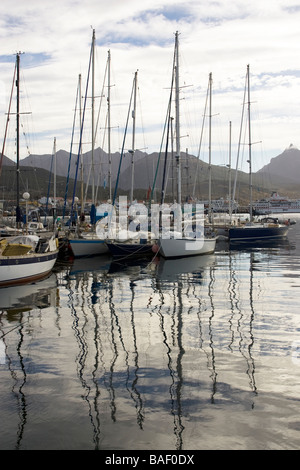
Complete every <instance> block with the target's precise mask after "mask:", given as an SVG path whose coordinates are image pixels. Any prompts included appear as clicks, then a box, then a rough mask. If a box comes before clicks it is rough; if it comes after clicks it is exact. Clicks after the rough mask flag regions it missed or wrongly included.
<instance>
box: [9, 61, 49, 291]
mask: <svg viewBox="0 0 300 470" xmlns="http://www.w3.org/2000/svg"><path fill="white" fill-rule="evenodd" d="M19 70H20V53H17V55H16V68H15V73H16V81H15V84H16V88H17V112H16V117H17V126H16V130H17V138H16V145H17V148H16V150H17V172H16V173H17V206H16V223H17V226H19V225H20V222H21V210H20V206H19V203H20V190H19V186H20V183H19V178H20V172H19V161H20V150H19V118H20V111H19V89H20V74H19ZM14 78H15V74H14ZM8 119H9V116H8ZM23 196H24V197H25V193H24V195H23ZM29 197H30V195H29V193H26V198H29ZM26 212H27V211H26ZM27 215H28V214H26V225H27V223H28V220H27V218H28V217H27ZM26 232H28V230H26ZM57 256H58V242H57V238H56V237H55V235H54V234H53V236H51V237H50V238H48V239H47V238H44V239H42V238H41V237H39V236H37V235H28V234H24V235H18V236H16V237H8V238H3V239H1V241H0V286H1V287H2V286H8V285H14V284H24V283H28V282H32V281H36V280H38V279H41V278H43V277H45V276H47V275H48V274H49V273H50V272H51V270H52V268H53V266H54V264H55V262H56V260H57Z"/></svg>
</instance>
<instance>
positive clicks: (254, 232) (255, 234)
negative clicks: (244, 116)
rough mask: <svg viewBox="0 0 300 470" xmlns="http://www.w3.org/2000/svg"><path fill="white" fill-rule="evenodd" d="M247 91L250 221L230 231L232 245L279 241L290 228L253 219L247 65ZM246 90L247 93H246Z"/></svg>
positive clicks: (267, 219) (274, 221) (273, 222)
mask: <svg viewBox="0 0 300 470" xmlns="http://www.w3.org/2000/svg"><path fill="white" fill-rule="evenodd" d="M246 89H247V92H248V103H247V104H248V135H249V160H248V163H249V186H250V188H249V189H250V204H249V212H250V221H249V223H247V224H244V225H240V226H233V227H231V228H230V229H229V241H230V243H253V242H254V243H257V242H262V241H270V240H277V239H282V238H284V237H286V235H287V232H288V228H289V227H288V226H287V225H284V224H279V223H278V220H277V219H274V218H270V217H269V218H265V219H263V220H261V221H259V222H255V221H254V219H253V202H252V189H253V185H252V155H251V146H252V143H251V120H250V117H251V116H250V67H249V65H247V74H246ZM246 89H245V91H246Z"/></svg>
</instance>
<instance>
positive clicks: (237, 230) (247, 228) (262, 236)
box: [229, 223, 289, 243]
mask: <svg viewBox="0 0 300 470" xmlns="http://www.w3.org/2000/svg"><path fill="white" fill-rule="evenodd" d="M288 229H289V227H288V225H281V224H278V223H262V224H259V223H257V224H255V223H254V224H252V225H244V226H242V227H233V228H230V229H229V240H230V242H231V243H232V242H238V243H240V242H256V241H264V240H278V239H281V238H284V237H286V235H287V232H288Z"/></svg>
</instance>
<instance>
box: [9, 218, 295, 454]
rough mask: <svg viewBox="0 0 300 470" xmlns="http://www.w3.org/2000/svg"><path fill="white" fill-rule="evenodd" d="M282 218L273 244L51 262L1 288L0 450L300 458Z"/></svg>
mask: <svg viewBox="0 0 300 470" xmlns="http://www.w3.org/2000/svg"><path fill="white" fill-rule="evenodd" d="M291 218H294V219H295V220H296V222H297V223H296V224H295V225H291V227H290V229H289V233H288V239H287V240H285V241H282V242H280V243H276V244H272V245H267V244H265V245H262V246H255V247H252V248H250V247H247V246H244V247H235V248H230V247H229V246H228V244H227V243H226V242H221V243H218V244H217V249H216V252H215V253H214V254H212V255H208V256H199V257H198V256H197V257H192V258H184V259H179V260H164V259H159V258H158V257H155V259H153V260H151V259H142V260H136V261H130V260H129V259H124V260H122V261H118V262H114V261H112V259H111V258H110V257H108V256H99V257H94V258H90V259H76V260H64V261H59V262H57V264H56V266H55V269H54V272H53V273H52V274H51V276H49V277H48V278H47V279H45V280H42V281H40V282H37V283H35V284H31V285H24V286H21V287H20V286H19V287H8V288H2V289H1V290H0V416H1V419H0V449H1V450H102V451H106V452H110V451H118V450H119V451H123V450H136V451H138V450H148V451H149V450H169V451H174V452H175V451H184V450H186V451H187V450H190V449H192V450H219V449H228V450H241V449H248V450H254V449H256V450H265V449H266V450H267V449H268V450H277V449H280V450H286V449H289V450H293V449H299V447H300V408H299V403H300V309H299V307H300V302H299V295H300V216H299V215H298V216H297V215H295V217H293V216H291Z"/></svg>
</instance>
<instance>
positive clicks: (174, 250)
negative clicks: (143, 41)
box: [156, 32, 216, 258]
mask: <svg viewBox="0 0 300 470" xmlns="http://www.w3.org/2000/svg"><path fill="white" fill-rule="evenodd" d="M174 72H175V103H176V162H177V200H178V203H179V204H180V205H181V161H180V122H179V40H178V32H176V33H175V54H174V70H173V73H174ZM180 211H181V209H180ZM215 246H216V238H215V237H214V236H212V237H211V238H209V237H208V236H205V235H202V236H196V234H195V236H191V237H187V236H182V233H180V234H177V233H176V232H172V231H170V232H169V234H166V233H162V234H160V236H159V238H158V240H157V247H156V249H157V250H158V251H159V254H161V255H162V256H163V257H164V258H181V257H186V256H195V255H204V254H209V253H213V252H214V251H215Z"/></svg>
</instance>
